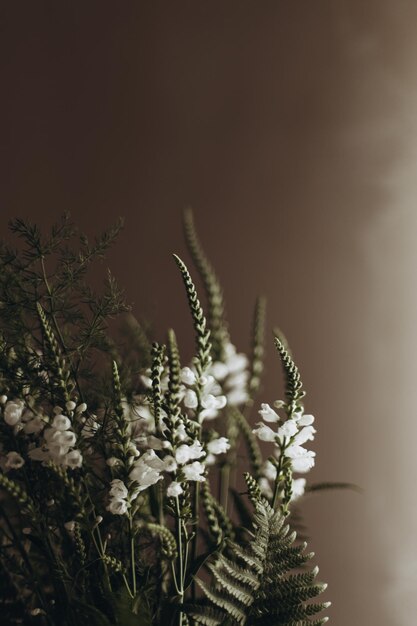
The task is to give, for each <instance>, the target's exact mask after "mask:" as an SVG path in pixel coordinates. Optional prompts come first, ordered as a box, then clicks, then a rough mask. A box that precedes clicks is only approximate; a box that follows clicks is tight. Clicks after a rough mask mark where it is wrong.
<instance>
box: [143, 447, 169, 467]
mask: <svg viewBox="0 0 417 626" xmlns="http://www.w3.org/2000/svg"><path fill="white" fill-rule="evenodd" d="M141 462H142V463H145V464H146V465H147V466H148V467H150V468H152V469H154V470H157V471H158V472H162V471H163V470H164V469H165V464H164V462H163V460H162V459H160V458H159V456H158V455H157V454H156V453H155V451H154V450H148V451H147V452H145V454H144V455H143V456H142V459H141Z"/></svg>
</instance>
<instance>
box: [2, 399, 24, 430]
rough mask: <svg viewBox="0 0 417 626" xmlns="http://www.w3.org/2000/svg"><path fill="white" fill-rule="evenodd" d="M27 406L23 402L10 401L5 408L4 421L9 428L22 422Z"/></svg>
mask: <svg viewBox="0 0 417 626" xmlns="http://www.w3.org/2000/svg"><path fill="white" fill-rule="evenodd" d="M24 407H25V405H24V403H23V402H22V400H13V401H12V400H9V402H7V403H6V406H5V407H4V413H3V417H4V421H5V422H6V424H8V425H9V426H16V425H17V424H18V423H19V422H20V418H21V417H22V413H23V409H24Z"/></svg>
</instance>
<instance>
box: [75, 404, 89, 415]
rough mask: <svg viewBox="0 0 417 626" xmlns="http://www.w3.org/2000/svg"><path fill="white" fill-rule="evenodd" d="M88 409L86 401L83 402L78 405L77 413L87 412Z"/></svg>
mask: <svg viewBox="0 0 417 626" xmlns="http://www.w3.org/2000/svg"><path fill="white" fill-rule="evenodd" d="M86 410H87V405H86V403H85V402H82V403H81V404H79V405H78V406H77V413H85V412H86Z"/></svg>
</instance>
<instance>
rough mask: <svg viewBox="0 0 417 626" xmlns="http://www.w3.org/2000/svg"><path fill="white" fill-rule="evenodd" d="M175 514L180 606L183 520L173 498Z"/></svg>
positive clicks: (180, 617) (182, 566)
mask: <svg viewBox="0 0 417 626" xmlns="http://www.w3.org/2000/svg"><path fill="white" fill-rule="evenodd" d="M175 512H176V520H175V521H176V527H177V545H178V576H177V583H178V586H177V589H178V595H179V597H180V605H182V604H183V601H184V560H183V550H182V533H183V520H182V517H181V510H180V501H179V499H178V496H177V497H176V498H175ZM181 624H182V611H181V610H179V612H178V626H181Z"/></svg>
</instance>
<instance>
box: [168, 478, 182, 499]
mask: <svg viewBox="0 0 417 626" xmlns="http://www.w3.org/2000/svg"><path fill="white" fill-rule="evenodd" d="M183 491H184V490H183V488H182V487H181V485H180V483H177V482H176V481H175V480H174V481H172V483H171V484H170V486H169V487H168V489H167V496H168V497H169V498H175V497H176V496H179V495H180V494H181V493H182V492H183Z"/></svg>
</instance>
